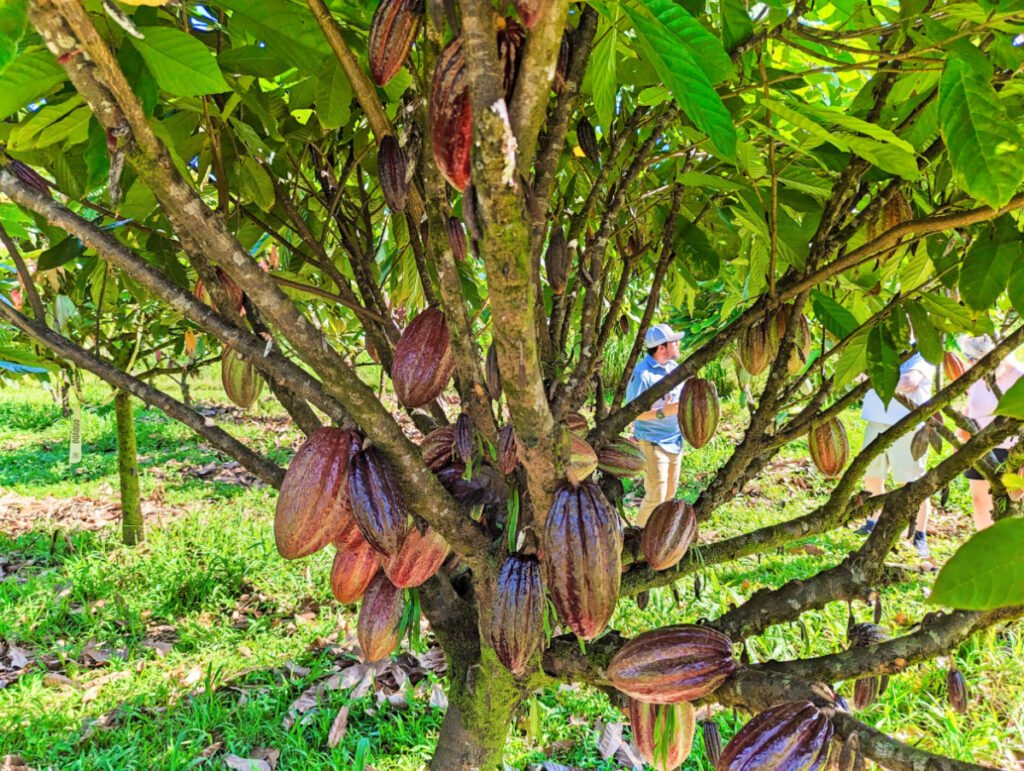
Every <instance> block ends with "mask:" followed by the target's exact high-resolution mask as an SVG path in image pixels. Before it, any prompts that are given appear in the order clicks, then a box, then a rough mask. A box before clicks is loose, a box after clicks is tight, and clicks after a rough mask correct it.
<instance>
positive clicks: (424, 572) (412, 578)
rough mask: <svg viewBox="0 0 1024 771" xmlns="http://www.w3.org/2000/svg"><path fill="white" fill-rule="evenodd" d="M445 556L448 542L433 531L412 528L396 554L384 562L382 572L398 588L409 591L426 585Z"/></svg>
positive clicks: (431, 529)
mask: <svg viewBox="0 0 1024 771" xmlns="http://www.w3.org/2000/svg"><path fill="white" fill-rule="evenodd" d="M447 556H448V542H447V541H445V540H444V538H443V537H442V535H441V534H440V533H438V532H437V531H436V530H434V528H432V527H430V525H427V526H426V527H425V528H424V529H423V530H422V531H421V530H420V529H419V528H418V527H412V528H410V529H409V532H408V534H407V535H406V536H405V540H404V541H403V542H402V548H401V549H399V550H398V553H397V554H396V555H394V556H393V557H390V558H388V559H385V560H384V572H385V573H387V576H388V578H390V579H391V583H393V584H394V585H395V586H397V587H398V588H399V589H409V588H411V587H413V586H419V585H420V584H422V583H426V582H427V581H428V580H429V579H430V577H431V576H433V575H434V573H436V572H437V570H438V568H440V567H441V564H442V563H443V562H444V560H445V558H446V557H447Z"/></svg>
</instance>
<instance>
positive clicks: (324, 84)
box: [316, 54, 352, 129]
mask: <svg viewBox="0 0 1024 771" xmlns="http://www.w3.org/2000/svg"><path fill="white" fill-rule="evenodd" d="M351 101H352V84H351V83H349V81H348V76H347V75H346V74H345V71H344V70H342V69H341V65H340V64H338V58H337V57H336V56H334V54H331V55H330V56H328V57H326V58H325V59H324V63H323V66H322V67H321V68H320V76H319V77H318V78H317V82H316V114H317V117H318V118H319V119H320V124H321V125H322V126H323V127H324V128H326V129H335V128H338V127H339V126H344V125H345V124H346V123H348V119H349V115H350V111H349V103H350V102H351Z"/></svg>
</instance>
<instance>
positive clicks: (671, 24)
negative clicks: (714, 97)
mask: <svg viewBox="0 0 1024 771" xmlns="http://www.w3.org/2000/svg"><path fill="white" fill-rule="evenodd" d="M640 4H641V5H643V6H645V7H646V8H647V10H648V11H649V12H650V15H651V16H653V17H654V18H655V19H657V20H658V22H659V23H660V24H662V25H664V27H665V28H666V29H668V30H669V32H671V33H672V34H673V35H675V36H676V37H677V38H678V39H679V40H681V41H682V42H683V45H685V46H686V48H687V50H688V51H689V52H690V54H691V55H692V56H693V59H694V61H695V62H696V63H697V66H698V67H700V68H701V70H703V71H704V74H705V75H707V76H708V80H710V81H711V82H712V83H719V82H721V81H723V80H728V79H729V78H733V77H736V68H735V67H733V65H732V60H731V59H729V55H728V54H727V53H726V52H725V49H724V48H723V47H722V41H721V40H719V39H718V38H717V37H715V36H714V35H712V34H711V33H710V32H708V31H707V30H706V29H705V28H704V25H702V24H701V23H700V22H699V21H697V19H695V18H694V17H693V16H692V15H690V13H689V12H688V11H687V10H686V9H685V8H683V7H682V6H681V5H679V4H678V3H676V2H674V0H640Z"/></svg>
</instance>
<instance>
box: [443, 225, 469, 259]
mask: <svg viewBox="0 0 1024 771" xmlns="http://www.w3.org/2000/svg"><path fill="white" fill-rule="evenodd" d="M447 230H448V244H449V245H450V246H451V248H452V256H453V257H454V258H455V259H456V260H457V261H458V262H462V261H463V260H465V259H466V230H465V228H463V227H462V220H460V219H459V218H458V217H449V218H448V222H447Z"/></svg>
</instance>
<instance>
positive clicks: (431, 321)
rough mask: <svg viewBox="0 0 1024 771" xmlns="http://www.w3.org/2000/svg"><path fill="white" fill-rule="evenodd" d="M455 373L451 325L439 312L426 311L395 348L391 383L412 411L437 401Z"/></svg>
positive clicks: (406, 329)
mask: <svg viewBox="0 0 1024 771" xmlns="http://www.w3.org/2000/svg"><path fill="white" fill-rule="evenodd" d="M453 372H455V357H454V356H453V355H452V347H451V342H450V340H449V338H448V322H447V321H446V320H445V318H444V314H443V313H442V312H441V311H440V310H439V309H438V308H427V309H426V310H425V311H423V312H422V313H420V315H419V316H417V317H416V318H415V319H413V320H412V323H411V324H409V326H408V327H406V328H405V331H404V332H403V333H402V336H401V337H400V338H399V340H398V344H397V345H396V346H395V359H394V363H393V365H392V367H391V382H392V385H393V386H394V387H395V395H396V396H397V397H398V401H400V402H401V403H402V405H403V406H405V407H408V408H409V409H414V408H416V407H422V406H423V405H425V404H429V403H430V402H432V401H434V399H436V398H437V397H438V396H440V394H441V392H442V391H443V390H444V387H445V386H446V385H448V381H449V380H451V378H452V373H453Z"/></svg>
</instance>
